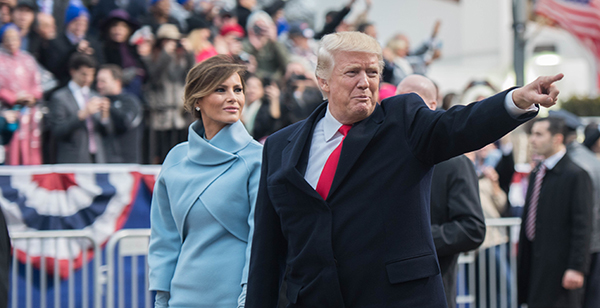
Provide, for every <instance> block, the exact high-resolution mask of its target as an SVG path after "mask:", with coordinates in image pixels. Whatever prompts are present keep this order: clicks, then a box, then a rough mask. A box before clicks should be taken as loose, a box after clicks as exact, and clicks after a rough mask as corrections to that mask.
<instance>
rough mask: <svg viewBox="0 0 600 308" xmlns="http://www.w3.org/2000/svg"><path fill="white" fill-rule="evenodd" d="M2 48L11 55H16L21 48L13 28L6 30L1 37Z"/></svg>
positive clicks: (16, 32) (18, 37)
mask: <svg viewBox="0 0 600 308" xmlns="http://www.w3.org/2000/svg"><path fill="white" fill-rule="evenodd" d="M2 46H3V47H4V49H6V50H7V51H8V52H10V53H11V54H15V53H17V51H18V50H19V48H20V47H21V37H20V36H19V31H17V30H16V29H15V28H10V29H7V30H6V31H5V32H4V36H3V37H2Z"/></svg>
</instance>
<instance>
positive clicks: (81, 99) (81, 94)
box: [69, 80, 90, 110]
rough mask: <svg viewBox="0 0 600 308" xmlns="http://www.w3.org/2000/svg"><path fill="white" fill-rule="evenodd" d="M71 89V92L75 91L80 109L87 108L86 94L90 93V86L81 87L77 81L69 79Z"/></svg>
mask: <svg viewBox="0 0 600 308" xmlns="http://www.w3.org/2000/svg"><path fill="white" fill-rule="evenodd" d="M69 90H71V93H73V97H75V101H77V105H78V106H79V109H80V110H83V109H85V104H86V101H85V95H88V96H89V94H90V88H89V87H83V88H82V87H80V86H79V85H78V84H77V83H75V82H74V81H73V80H71V81H69Z"/></svg>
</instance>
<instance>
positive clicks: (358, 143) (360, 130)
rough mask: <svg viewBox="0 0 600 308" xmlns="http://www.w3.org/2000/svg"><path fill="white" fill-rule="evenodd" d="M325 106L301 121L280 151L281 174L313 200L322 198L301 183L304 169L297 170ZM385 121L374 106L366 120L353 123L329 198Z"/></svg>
mask: <svg viewBox="0 0 600 308" xmlns="http://www.w3.org/2000/svg"><path fill="white" fill-rule="evenodd" d="M327 106H328V102H325V103H323V104H321V105H320V106H319V107H317V109H315V111H314V112H313V113H312V114H311V115H310V116H309V117H308V118H307V119H306V120H304V121H303V122H302V123H301V124H300V125H299V126H298V127H297V128H296V130H295V131H294V132H293V133H292V134H290V137H289V138H288V141H289V144H288V145H287V146H286V147H285V148H284V149H283V151H282V167H283V170H284V173H285V174H286V176H287V177H288V179H289V180H290V182H291V183H292V184H294V185H295V186H297V187H298V188H300V189H301V190H302V191H304V192H305V193H307V194H308V195H311V196H313V197H315V198H321V196H320V195H319V194H318V193H317V192H316V191H315V190H314V189H313V188H312V187H311V186H310V184H308V183H307V182H306V180H304V174H303V172H300V170H299V167H300V169H302V170H305V169H303V168H305V166H300V159H301V157H303V156H307V155H308V152H309V149H310V144H311V140H312V134H313V131H314V128H315V125H316V123H317V122H318V121H319V120H320V119H321V118H322V117H323V116H325V112H326V108H327ZM383 119H384V113H383V110H382V108H381V106H380V105H379V104H377V105H376V106H375V110H374V111H373V113H372V114H371V115H370V116H369V117H368V118H366V119H364V120H362V121H360V122H357V123H354V125H353V126H352V129H350V132H349V133H348V135H347V136H346V138H345V139H344V146H343V147H342V153H341V154H340V161H339V164H338V169H337V171H336V174H335V177H334V179H333V183H332V185H331V189H330V191H329V196H332V195H333V193H334V192H335V190H336V188H338V187H339V186H340V183H341V182H342V181H343V180H344V178H345V177H346V176H347V175H348V172H349V171H350V170H351V169H352V166H353V165H354V164H355V163H356V161H357V159H358V157H359V156H360V154H361V153H362V152H363V151H364V149H365V148H366V146H367V144H369V142H370V141H371V139H372V137H373V135H374V134H375V133H376V132H377V129H378V128H379V126H380V125H381V123H382V122H383Z"/></svg>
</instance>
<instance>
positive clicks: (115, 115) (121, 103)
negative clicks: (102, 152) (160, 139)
mask: <svg viewBox="0 0 600 308" xmlns="http://www.w3.org/2000/svg"><path fill="white" fill-rule="evenodd" d="M108 98H109V99H110V103H111V106H110V118H111V121H112V124H113V128H114V135H109V136H106V137H107V138H105V140H106V142H105V144H106V143H109V142H112V143H113V146H110V147H108V146H107V148H106V161H107V162H108V163H127V164H141V163H142V133H143V129H144V128H143V125H142V120H143V110H142V104H141V103H140V101H139V100H138V99H137V97H135V96H134V95H132V94H129V93H121V94H120V95H114V96H108Z"/></svg>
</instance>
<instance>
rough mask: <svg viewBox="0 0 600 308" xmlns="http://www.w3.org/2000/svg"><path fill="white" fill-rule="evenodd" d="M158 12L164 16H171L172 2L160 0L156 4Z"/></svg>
mask: <svg viewBox="0 0 600 308" xmlns="http://www.w3.org/2000/svg"><path fill="white" fill-rule="evenodd" d="M156 10H157V11H158V12H159V13H161V14H163V15H169V14H170V13H171V2H170V1H169V0H159V1H158V2H156Z"/></svg>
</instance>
